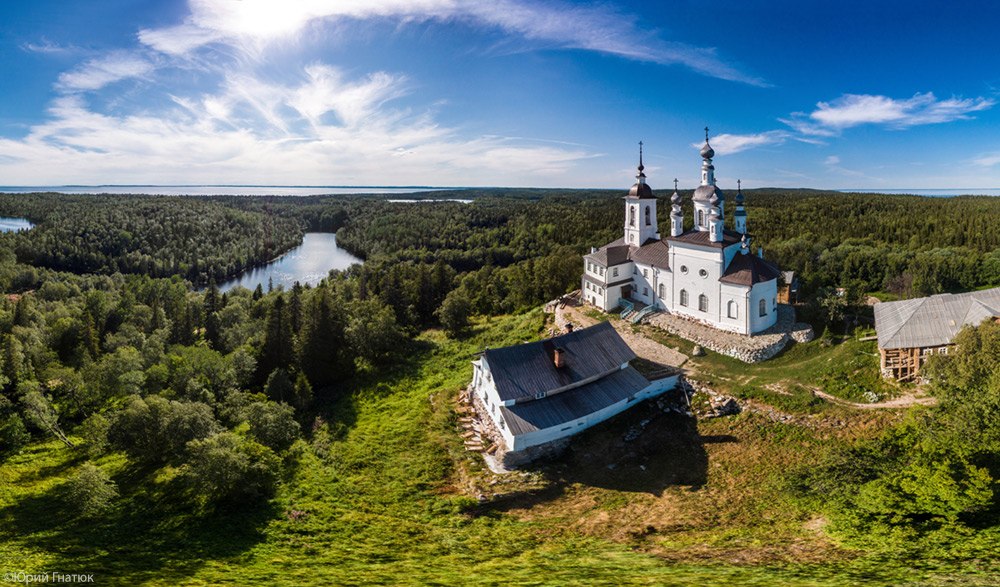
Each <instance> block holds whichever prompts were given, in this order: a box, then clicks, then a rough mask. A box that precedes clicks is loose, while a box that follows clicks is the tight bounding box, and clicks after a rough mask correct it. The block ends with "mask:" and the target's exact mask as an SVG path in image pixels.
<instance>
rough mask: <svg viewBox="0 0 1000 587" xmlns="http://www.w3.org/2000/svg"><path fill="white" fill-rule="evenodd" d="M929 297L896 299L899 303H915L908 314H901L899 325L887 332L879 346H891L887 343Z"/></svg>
mask: <svg viewBox="0 0 1000 587" xmlns="http://www.w3.org/2000/svg"><path fill="white" fill-rule="evenodd" d="M931 297H933V296H930V297H925V298H915V299H910V300H898V302H899V303H905V302H913V301H915V302H917V303H916V304H914V305H913V310H911V311H910V312H909V313H908V314H906V316H905V317H903V316H901V317H900V320H899V326H897V327H896V329H895V330H893V331H892V333H891V334H889V335H888V336H886V338H885V343H884V344H881V346H883V347H885V348H891V347H889V346H887V345H888V343H890V342H892V339H893V338H895V337H896V335H897V334H899V332H900V331H901V330H903V327H904V326H906V323H907V322H908V321H909V320H910V318H913V315H914V314H916V313H917V310H919V309H920V308H922V307H923V306H924V304H925V303H926V302H927V300H929V299H931ZM888 303H890V304H891V303H893V302H888ZM876 307H878V306H876Z"/></svg>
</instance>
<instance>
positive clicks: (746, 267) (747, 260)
mask: <svg viewBox="0 0 1000 587" xmlns="http://www.w3.org/2000/svg"><path fill="white" fill-rule="evenodd" d="M779 275H781V272H780V271H779V270H778V268H777V267H776V266H775V265H774V264H772V263H770V262H768V261H765V260H764V259H761V258H760V257H758V256H756V255H751V254H746V255H743V254H739V255H736V256H735V257H733V260H732V262H730V263H729V267H726V272H725V273H723V274H722V277H720V278H719V281H721V282H722V283H729V284H731V285H746V286H753V285H754V284H756V283H763V282H765V281H771V280H772V279H777V278H778V276H779Z"/></svg>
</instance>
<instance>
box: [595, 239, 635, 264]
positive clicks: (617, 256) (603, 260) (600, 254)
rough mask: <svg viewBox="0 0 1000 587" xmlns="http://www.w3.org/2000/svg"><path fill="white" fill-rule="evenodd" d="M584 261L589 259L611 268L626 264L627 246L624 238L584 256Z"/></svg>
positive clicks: (627, 257)
mask: <svg viewBox="0 0 1000 587" xmlns="http://www.w3.org/2000/svg"><path fill="white" fill-rule="evenodd" d="M584 259H589V260H590V261H593V262H595V263H597V264H598V265H601V266H603V267H613V266H614V265H621V264H622V263H626V262H628V259H629V246H628V245H626V244H625V238H624V237H622V238H620V239H618V240H614V241H611V242H610V243H608V244H606V245H604V246H603V247H601V248H599V249H597V251H595V252H593V253H590V254H589V255H585V256H584Z"/></svg>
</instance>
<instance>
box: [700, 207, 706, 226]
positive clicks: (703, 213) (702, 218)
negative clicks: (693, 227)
mask: <svg viewBox="0 0 1000 587" xmlns="http://www.w3.org/2000/svg"><path fill="white" fill-rule="evenodd" d="M698 226H705V211H704V210H698Z"/></svg>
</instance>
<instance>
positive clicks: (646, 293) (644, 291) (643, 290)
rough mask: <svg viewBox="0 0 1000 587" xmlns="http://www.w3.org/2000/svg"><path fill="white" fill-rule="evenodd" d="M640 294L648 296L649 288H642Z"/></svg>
mask: <svg viewBox="0 0 1000 587" xmlns="http://www.w3.org/2000/svg"><path fill="white" fill-rule="evenodd" d="M642 295H643V296H648V295H649V288H648V287H644V288H642Z"/></svg>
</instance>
